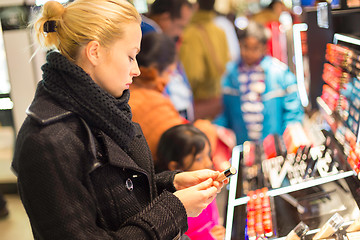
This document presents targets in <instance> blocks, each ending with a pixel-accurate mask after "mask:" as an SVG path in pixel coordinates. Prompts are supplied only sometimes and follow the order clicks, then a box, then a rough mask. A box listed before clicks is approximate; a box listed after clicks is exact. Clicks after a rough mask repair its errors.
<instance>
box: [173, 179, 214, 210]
mask: <svg viewBox="0 0 360 240" xmlns="http://www.w3.org/2000/svg"><path fill="white" fill-rule="evenodd" d="M177 175H178V174H177ZM214 183H218V182H216V181H214V180H213V179H212V178H208V179H207V180H206V181H203V182H201V183H199V184H197V185H194V186H191V187H188V188H184V189H182V190H179V191H176V192H175V193H174V195H175V196H176V197H178V198H179V199H180V201H181V202H182V204H183V205H184V207H185V209H186V214H187V216H188V217H197V216H198V215H199V214H200V213H201V212H202V210H204V209H205V208H206V207H207V206H208V205H209V204H210V203H211V202H212V201H213V200H214V198H215V197H216V195H217V192H218V188H217V187H215V186H214V185H215V184H214Z"/></svg>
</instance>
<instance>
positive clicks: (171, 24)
mask: <svg viewBox="0 0 360 240" xmlns="http://www.w3.org/2000/svg"><path fill="white" fill-rule="evenodd" d="M192 14H193V9H192V5H191V4H190V3H189V2H188V1H187V0H155V1H154V2H153V3H152V4H151V6H150V12H149V14H148V15H147V16H145V15H143V17H142V20H143V22H142V24H141V29H142V32H143V35H145V34H147V33H149V32H154V31H155V32H158V33H164V34H165V35H167V36H169V37H170V38H173V39H174V40H175V42H176V46H177V47H176V49H177V50H178V49H179V47H180V45H181V37H182V33H183V31H184V29H185V27H186V26H187V25H188V23H189V21H190V19H191V16H192ZM164 94H166V95H168V96H169V97H170V100H171V101H172V103H173V104H174V106H175V108H176V109H177V111H178V112H179V113H180V115H181V116H183V117H184V118H186V119H187V120H189V121H194V106H193V104H194V103H193V94H192V89H191V86H190V84H189V81H188V79H187V77H186V74H185V70H184V67H183V65H182V63H181V62H180V61H179V60H178V57H176V68H175V69H174V71H173V72H172V73H171V75H170V81H169V83H168V84H167V85H166V87H165V88H164Z"/></svg>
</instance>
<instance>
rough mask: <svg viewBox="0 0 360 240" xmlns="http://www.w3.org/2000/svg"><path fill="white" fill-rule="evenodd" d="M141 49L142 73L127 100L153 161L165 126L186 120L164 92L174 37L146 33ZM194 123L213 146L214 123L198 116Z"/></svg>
mask: <svg viewBox="0 0 360 240" xmlns="http://www.w3.org/2000/svg"><path fill="white" fill-rule="evenodd" d="M140 49H141V51H140V52H139V54H138V56H137V61H138V63H139V66H140V72H141V74H140V76H138V77H136V78H134V82H133V84H132V85H131V86H130V93H131V95H130V100H129V104H130V107H131V110H132V114H133V121H134V122H137V123H139V124H140V126H141V128H142V130H143V132H144V135H145V138H146V140H147V142H148V144H149V147H150V150H151V153H152V155H153V158H154V161H155V162H156V149H157V145H158V143H159V139H160V137H161V135H162V134H163V133H164V132H165V131H166V130H167V129H169V128H171V127H173V126H175V125H178V124H182V123H187V122H188V121H187V120H186V119H185V118H183V117H182V116H181V115H180V114H179V112H178V111H177V110H176V109H175V107H174V105H173V103H172V102H171V100H170V98H168V97H167V96H164V95H163V90H164V88H165V86H166V84H167V83H168V81H169V78H170V74H171V72H172V71H173V70H174V69H175V68H176V63H175V55H176V53H175V51H176V49H175V42H174V40H173V39H171V38H170V37H169V36H167V35H165V34H163V33H156V32H152V33H148V34H145V35H144V36H143V39H142V41H141V48H140ZM194 124H195V125H196V126H197V127H198V128H200V129H201V130H202V131H204V132H205V133H206V135H207V136H208V138H209V139H210V143H211V145H212V146H215V144H216V140H217V136H216V128H215V126H214V125H212V124H211V122H210V121H209V120H201V119H200V120H196V121H195V122H194Z"/></svg>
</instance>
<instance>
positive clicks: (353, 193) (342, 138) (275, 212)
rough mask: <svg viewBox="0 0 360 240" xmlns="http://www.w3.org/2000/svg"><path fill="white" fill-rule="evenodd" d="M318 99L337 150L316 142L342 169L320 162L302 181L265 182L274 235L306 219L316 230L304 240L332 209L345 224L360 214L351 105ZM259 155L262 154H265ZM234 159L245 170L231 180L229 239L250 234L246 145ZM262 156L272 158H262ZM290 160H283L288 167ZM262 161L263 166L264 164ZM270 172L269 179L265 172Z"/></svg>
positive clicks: (340, 39)
mask: <svg viewBox="0 0 360 240" xmlns="http://www.w3.org/2000/svg"><path fill="white" fill-rule="evenodd" d="M340 42H342V43H344V44H345V42H346V43H347V44H357V45H359V46H360V40H358V39H357V38H354V37H352V36H348V35H342V34H335V36H334V43H335V44H339V43H340ZM352 70H354V69H352ZM348 73H349V74H351V75H352V76H353V77H358V76H360V74H359V73H358V72H356V71H351V72H348ZM359 79H360V77H359ZM340 89H341V88H340ZM340 89H339V91H340ZM340 95H341V94H340ZM316 100H317V104H318V107H319V109H320V112H321V116H322V117H323V119H324V121H326V122H327V123H328V126H329V128H328V129H327V131H325V130H324V131H322V132H321V133H319V134H324V136H325V138H326V139H330V140H329V141H330V142H329V143H324V146H326V147H328V148H329V149H331V151H332V153H334V154H332V155H331V156H330V155H329V156H328V155H326V154H327V153H326V151H325V150H324V146H316V147H318V148H319V149H320V150H319V151H320V153H323V155H322V157H323V160H322V163H326V158H330V160H331V162H336V166H337V167H336V171H335V170H332V171H330V170H327V169H328V168H327V169H326V170H325V171H324V169H322V168H321V166H318V170H317V174H316V175H314V176H312V177H310V178H307V179H304V178H301V179H302V180H301V181H299V182H298V183H293V184H291V181H288V182H286V181H284V182H281V186H279V187H278V188H273V187H272V186H271V185H270V184H269V183H267V184H265V185H266V186H265V187H269V190H268V191H267V193H266V194H267V196H269V197H270V199H271V200H272V206H271V211H272V216H273V217H272V222H273V234H272V235H271V236H269V239H285V237H286V235H287V234H288V233H289V232H290V230H291V229H292V228H293V227H295V226H296V224H297V223H298V222H299V221H300V220H301V221H304V222H306V224H308V225H309V227H310V231H309V232H307V234H306V236H305V238H304V239H306V240H307V239H312V237H313V236H314V234H315V233H317V232H318V231H319V228H320V227H321V226H322V225H323V224H324V223H325V222H326V220H327V219H329V217H330V216H331V215H332V214H334V213H339V214H341V215H342V216H343V217H344V219H345V223H344V224H343V226H344V227H345V226H348V225H349V224H350V223H351V222H352V221H353V220H354V219H356V218H358V217H359V215H360V214H359V205H360V181H359V179H358V174H359V171H360V169H354V165H352V164H350V162H349V152H350V150H351V149H352V148H353V147H354V146H353V142H351V139H354V138H353V137H351V136H350V135H351V134H349V131H350V128H351V126H349V124H348V121H346V119H347V118H344V115H345V116H346V109H345V108H342V106H341V105H340V102H341V101H339V103H337V105H336V106H335V108H334V107H333V108H331V107H329V106H328V104H327V103H326V102H325V101H324V100H323V98H320V97H318V98H317V99H316ZM344 112H345V113H344ZM349 116H351V113H350V114H349ZM358 120H359V119H358ZM359 122H360V121H359ZM357 126H358V127H357V129H356V130H357V132H356V133H354V136H355V139H356V140H357V139H359V138H358V135H359V132H360V131H359V128H360V124H358V125H357ZM356 142H359V141H356ZM326 147H325V148H326ZM313 148H314V147H313ZM314 151H316V150H314ZM314 151H313V152H314ZM325 153H326V154H325ZM335 153H336V154H335ZM314 154H315V153H314ZM259 156H260V158H262V155H261V154H260V155H259ZM319 159H320V158H319ZM333 160H334V161H333ZM231 161H232V165H233V166H234V167H236V168H238V169H239V171H238V173H237V174H236V175H235V176H233V177H232V178H231V179H230V183H229V197H228V208H227V215H226V237H225V239H226V240H230V239H232V240H236V239H249V238H248V235H247V230H246V226H247V221H246V219H247V217H246V216H247V215H246V212H247V209H246V208H247V206H246V204H247V203H248V201H249V200H250V197H249V196H247V195H246V193H245V194H244V181H245V180H244V176H245V174H244V171H246V168H247V166H246V164H245V163H244V146H243V145H238V146H236V147H235V148H234V149H233V152H232V159H231ZM261 161H262V162H263V161H268V160H264V159H261ZM283 161H285V160H283ZM318 164H320V161H319V162H318ZM284 165H285V164H284V163H283V162H282V167H284ZM325 165H326V164H325ZM325 165H324V166H325ZM261 166H262V171H263V168H264V164H262V165H261ZM328 166H329V164H328V165H327V167H328ZM356 166H358V164H356ZM325 167H326V166H325ZM262 173H264V172H262ZM280 175H281V174H280V171H279V176H280ZM287 176H288V175H287ZM264 177H265V178H266V174H265V173H264ZM250 239H251V238H250Z"/></svg>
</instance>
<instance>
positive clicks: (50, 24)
mask: <svg viewBox="0 0 360 240" xmlns="http://www.w3.org/2000/svg"><path fill="white" fill-rule="evenodd" d="M44 32H46V33H51V32H56V21H55V20H48V21H46V22H45V23H44Z"/></svg>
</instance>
